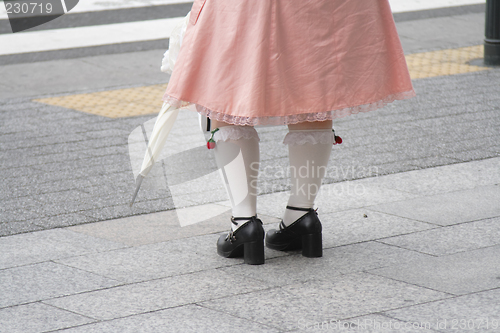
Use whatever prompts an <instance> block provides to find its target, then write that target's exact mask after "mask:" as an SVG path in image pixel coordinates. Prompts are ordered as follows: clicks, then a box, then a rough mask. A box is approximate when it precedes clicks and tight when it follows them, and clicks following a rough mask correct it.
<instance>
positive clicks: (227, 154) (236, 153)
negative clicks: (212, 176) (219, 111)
mask: <svg viewBox="0 0 500 333" xmlns="http://www.w3.org/2000/svg"><path fill="white" fill-rule="evenodd" d="M259 140H260V139H259V136H258V134H257V131H256V130H255V129H254V128H253V127H249V126H233V125H231V126H223V127H220V128H219V130H218V131H217V132H216V133H215V135H214V141H215V142H216V146H215V149H214V151H215V160H216V162H217V166H218V167H219V170H220V171H221V175H222V178H223V181H224V185H225V187H226V190H227V193H228V196H229V199H230V200H231V207H232V214H233V217H251V216H255V215H256V213H257V177H258V174H259V164H260V156H259ZM245 222H246V221H237V222H236V223H237V224H234V222H233V223H232V224H231V227H232V229H233V231H234V230H236V229H237V228H238V227H240V226H241V225H243V224H244V223H245Z"/></svg>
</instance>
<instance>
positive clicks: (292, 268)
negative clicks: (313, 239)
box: [221, 242, 426, 285]
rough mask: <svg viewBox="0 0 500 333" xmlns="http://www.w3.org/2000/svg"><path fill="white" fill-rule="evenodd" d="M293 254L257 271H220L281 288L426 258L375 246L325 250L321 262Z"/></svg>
mask: <svg viewBox="0 0 500 333" xmlns="http://www.w3.org/2000/svg"><path fill="white" fill-rule="evenodd" d="M266 251H268V249H266ZM292 254H293V255H288V256H284V257H278V258H274V259H271V258H270V259H269V260H267V261H266V264H265V265H263V267H262V268H260V269H259V270H254V269H252V268H251V267H246V266H232V267H227V268H222V269H221V270H223V271H225V272H227V273H231V274H236V275H242V276H248V277H252V278H254V279H259V280H262V281H266V282H267V283H273V282H274V281H279V283H280V284H283V285H284V284H291V283H297V282H305V281H309V280H312V279H325V280H327V279H328V278H329V277H332V276H338V275H342V274H349V273H354V272H362V271H365V270H369V269H373V268H374V267H387V266H393V265H397V264H400V263H406V262H413V261H418V260H419V259H422V258H425V257H426V256H425V255H422V254H419V253H416V252H413V251H407V250H403V251H401V249H398V248H395V247H393V246H386V245H383V246H380V244H379V243H376V242H367V243H360V244H354V245H347V246H340V247H336V248H332V249H325V250H324V251H323V257H322V258H314V259H313V258H305V257H303V256H302V255H301V254H298V253H297V252H292Z"/></svg>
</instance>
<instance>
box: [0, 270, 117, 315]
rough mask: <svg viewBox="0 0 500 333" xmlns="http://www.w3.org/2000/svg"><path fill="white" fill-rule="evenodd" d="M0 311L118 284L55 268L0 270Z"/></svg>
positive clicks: (81, 272)
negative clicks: (13, 306)
mask: <svg viewBox="0 0 500 333" xmlns="http://www.w3.org/2000/svg"><path fill="white" fill-rule="evenodd" d="M0 283H1V289H2V298H1V299H0V307H7V306H12V305H19V304H23V303H29V302H36V301H40V300H44V299H49V298H53V297H58V296H64V295H71V294H75V293H79V292H84V291H90V290H96V289H102V288H108V287H112V286H116V285H118V284H119V282H118V281H115V280H111V279H108V278H105V277H102V276H99V275H95V274H92V273H89V272H85V271H82V270H78V269H75V268H71V267H67V266H64V265H60V264H56V263H53V262H45V263H39V264H34V265H29V266H22V267H15V268H8V269H4V270H0Z"/></svg>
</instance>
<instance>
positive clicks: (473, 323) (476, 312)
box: [383, 289, 500, 332]
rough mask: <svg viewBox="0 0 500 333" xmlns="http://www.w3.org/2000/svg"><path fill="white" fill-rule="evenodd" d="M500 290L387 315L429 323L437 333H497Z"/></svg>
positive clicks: (451, 299)
mask: <svg viewBox="0 0 500 333" xmlns="http://www.w3.org/2000/svg"><path fill="white" fill-rule="evenodd" d="M499 298H500V289H494V290H489V291H484V292H480V293H475V294H471V295H465V296H460V297H455V298H450V299H446V300H442V301H436V302H430V303H427V304H421V305H415V306H409V307H404V308H401V309H397V310H392V311H387V312H384V313H383V314H384V315H387V316H389V317H392V318H396V319H399V320H403V321H406V322H428V323H431V324H432V326H431V327H432V329H435V330H437V331H438V332H498V330H499V329H500V315H499V314H500V303H499V302H498V299H499Z"/></svg>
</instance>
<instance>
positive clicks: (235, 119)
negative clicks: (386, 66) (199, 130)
mask: <svg viewBox="0 0 500 333" xmlns="http://www.w3.org/2000/svg"><path fill="white" fill-rule="evenodd" d="M412 97H415V92H414V91H413V90H411V91H406V92H401V93H396V94H393V95H389V96H387V97H385V98H384V99H382V100H380V101H377V102H374V103H370V104H365V105H358V106H352V107H348V108H344V109H338V110H332V111H326V112H313V113H301V114H293V115H287V116H282V117H240V116H232V115H227V114H224V113H220V112H217V111H214V110H210V109H208V108H206V107H204V106H201V105H196V110H197V111H198V112H199V113H200V114H202V115H205V116H207V117H208V118H210V119H212V120H217V121H222V122H225V123H228V124H233V125H239V126H256V125H288V124H297V123H301V122H306V121H307V122H313V121H325V120H333V119H337V118H343V117H346V116H349V115H352V114H357V113H360V112H369V111H373V110H376V109H380V108H382V107H384V106H386V105H387V104H389V103H392V102H394V101H396V100H403V99H409V98H412ZM163 101H165V102H167V103H169V104H170V105H172V106H174V107H177V108H182V107H186V106H188V105H189V104H191V103H189V102H186V101H181V100H178V99H176V98H174V97H171V96H169V95H165V96H164V97H163Z"/></svg>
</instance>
